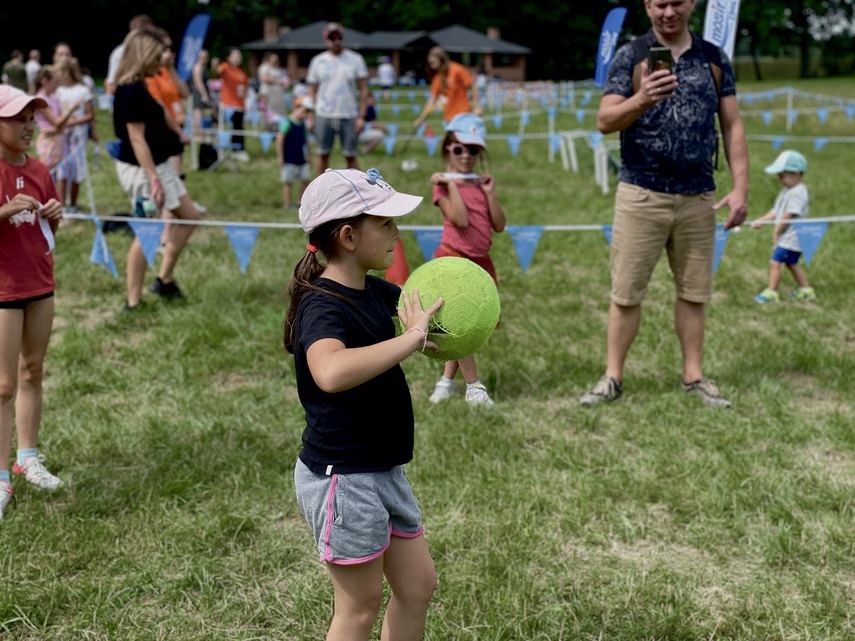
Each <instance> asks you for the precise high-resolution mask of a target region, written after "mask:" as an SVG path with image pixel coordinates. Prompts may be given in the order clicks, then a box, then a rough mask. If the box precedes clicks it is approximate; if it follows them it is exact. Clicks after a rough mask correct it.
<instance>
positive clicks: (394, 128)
mask: <svg viewBox="0 0 855 641" xmlns="http://www.w3.org/2000/svg"><path fill="white" fill-rule="evenodd" d="M386 128H387V129H388V130H389V135H390V136H392V137H393V138H394V137H395V136H397V135H398V123H397V122H390V123H389V124H388V125H386Z"/></svg>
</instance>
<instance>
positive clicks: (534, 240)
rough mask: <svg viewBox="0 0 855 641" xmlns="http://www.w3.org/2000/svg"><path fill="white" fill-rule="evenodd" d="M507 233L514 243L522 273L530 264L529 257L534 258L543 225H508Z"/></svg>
mask: <svg viewBox="0 0 855 641" xmlns="http://www.w3.org/2000/svg"><path fill="white" fill-rule="evenodd" d="M508 233H509V234H510V236H511V240H512V241H513V243H514V250H515V251H516V252H517V258H519V261H520V268H522V271H523V274H525V272H526V270H527V269H528V266H529V265H531V259H532V258H534V250H535V249H537V244H538V243H539V242H540V236H541V234H543V227H541V226H534V225H532V226H525V227H508Z"/></svg>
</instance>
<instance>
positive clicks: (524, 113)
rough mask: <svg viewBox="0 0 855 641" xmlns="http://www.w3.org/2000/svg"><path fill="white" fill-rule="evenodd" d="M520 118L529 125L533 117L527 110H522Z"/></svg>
mask: <svg viewBox="0 0 855 641" xmlns="http://www.w3.org/2000/svg"><path fill="white" fill-rule="evenodd" d="M520 120H521V121H522V124H524V125H527V124H528V123H529V121H530V120H531V118H530V117H529V115H528V112H527V111H521V112H520Z"/></svg>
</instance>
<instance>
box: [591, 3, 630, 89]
mask: <svg viewBox="0 0 855 641" xmlns="http://www.w3.org/2000/svg"><path fill="white" fill-rule="evenodd" d="M625 17H626V8H625V7H616V8H614V9H612V10H611V11H609V13H608V15H607V16H606V19H605V20H604V21H603V28H602V30H601V31H600V43H599V45H598V46H597V68H596V71H595V72H594V85H595V86H597V87H599V88H602V87H603V85H605V84H606V74H607V73H608V71H609V67H610V66H611V64H612V58H613V57H614V55H615V49H616V48H617V41H618V34H620V28H621V26H622V25H623V19H624V18H625Z"/></svg>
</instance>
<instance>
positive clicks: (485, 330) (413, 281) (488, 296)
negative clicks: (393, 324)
mask: <svg viewBox="0 0 855 641" xmlns="http://www.w3.org/2000/svg"><path fill="white" fill-rule="evenodd" d="M402 289H403V290H404V291H406V292H407V293H408V294H409V295H410V296H412V293H413V290H414V289H418V290H419V299H420V300H421V303H422V308H423V309H427V308H428V307H430V306H431V305H433V304H434V303H435V302H436V301H437V300H438V299H439V298H440V297H442V298H443V299H444V302H443V303H442V307H440V308H439V309H438V310H437V312H436V313H435V314H434V315H433V316H431V319H430V324H429V325H428V340H432V341H433V342H435V343H436V344H437V345H438V346H439V352H435V351H433V350H432V349H426V350H425V351H424V353H425V355H427V356H430V357H431V358H435V359H437V360H442V361H456V360H459V359H461V358H464V357H466V356H471V355H472V354H474V353H475V352H477V351H478V350H479V349H481V348H482V347H483V346H484V345H485V344H486V342H487V340H488V339H489V338H490V336H491V335H492V333H493V330H494V329H496V324H497V323H498V322H499V314H500V312H501V308H500V305H499V291H498V290H497V289H496V283H494V282H493V279H492V278H491V277H490V274H488V273H487V272H486V271H485V270H484V269H483V268H481V267H479V266H478V265H476V264H475V263H473V262H472V261H471V260H467V259H466V258H457V257H454V256H444V257H442V258H434V259H433V260H431V261H428V262H426V263H425V264H424V265H422V266H421V267H419V268H418V269H416V270H415V271H413V273H412V274H410V277H409V278H408V279H407V282H406V283H404V286H403V288H402ZM401 302H403V294H401ZM396 320H397V318H396ZM398 327H399V328H401V324H400V323H398Z"/></svg>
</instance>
